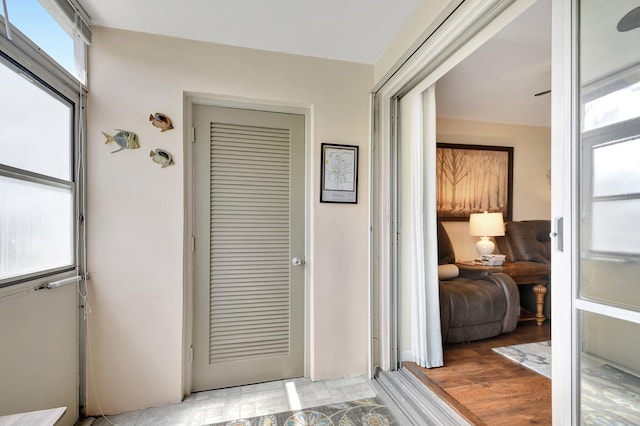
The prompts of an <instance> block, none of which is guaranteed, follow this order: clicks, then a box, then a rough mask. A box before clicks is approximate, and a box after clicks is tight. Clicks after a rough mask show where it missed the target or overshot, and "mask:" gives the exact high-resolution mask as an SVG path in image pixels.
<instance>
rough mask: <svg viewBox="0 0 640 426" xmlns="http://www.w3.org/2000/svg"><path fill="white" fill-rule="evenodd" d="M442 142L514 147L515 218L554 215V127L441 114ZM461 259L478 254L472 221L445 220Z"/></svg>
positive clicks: (467, 258) (437, 129)
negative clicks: (552, 144) (552, 140)
mask: <svg viewBox="0 0 640 426" xmlns="http://www.w3.org/2000/svg"><path fill="white" fill-rule="evenodd" d="M436 132H437V135H438V136H437V137H438V142H446V143H459V144H470V145H497V146H512V147H513V220H529V219H550V218H551V185H550V181H549V176H550V175H548V174H549V173H551V129H549V128H547V127H533V126H522V125H516V124H501V123H489V122H481V121H471V120H457V119H452V118H445V117H439V118H438V122H437V128H436ZM443 225H444V227H445V229H446V230H447V234H448V235H449V237H450V238H451V243H452V244H453V248H454V250H455V252H456V258H457V259H459V260H472V259H474V258H475V257H477V256H478V253H477V251H476V248H475V243H476V241H477V238H476V237H472V236H470V235H469V222H443Z"/></svg>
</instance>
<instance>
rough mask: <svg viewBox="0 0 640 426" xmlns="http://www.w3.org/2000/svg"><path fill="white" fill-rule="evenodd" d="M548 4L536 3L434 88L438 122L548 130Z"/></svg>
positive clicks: (549, 46)
mask: <svg viewBox="0 0 640 426" xmlns="http://www.w3.org/2000/svg"><path fill="white" fill-rule="evenodd" d="M549 89H551V0H538V2H537V3H535V4H534V5H533V6H531V7H529V9H527V10H526V11H525V12H524V13H523V14H521V15H520V16H519V17H517V18H516V19H515V20H514V21H513V22H511V23H510V24H509V25H508V26H507V27H506V28H504V29H503V30H502V31H501V32H499V33H498V34H496V35H495V36H494V37H493V38H492V39H491V40H489V41H488V42H487V43H485V44H484V45H482V46H481V47H480V48H479V49H477V50H476V51H475V52H473V53H472V54H471V55H469V56H468V57H467V58H466V59H465V60H464V61H463V62H462V63H460V64H459V65H458V66H456V67H455V68H454V69H453V70H451V71H449V72H448V73H447V74H446V75H445V76H444V77H443V78H441V79H440V80H438V82H437V83H436V108H437V114H438V116H444V117H455V118H462V119H468V120H480V121H492V122H501V123H514V124H526V125H532V126H543V127H551V95H550V94H546V95H542V96H534V95H535V94H536V93H539V92H542V91H545V90H549Z"/></svg>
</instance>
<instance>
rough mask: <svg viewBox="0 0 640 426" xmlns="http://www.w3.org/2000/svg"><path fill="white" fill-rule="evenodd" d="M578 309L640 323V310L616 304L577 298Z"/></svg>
mask: <svg viewBox="0 0 640 426" xmlns="http://www.w3.org/2000/svg"><path fill="white" fill-rule="evenodd" d="M576 309H578V310H581V311H586V312H591V313H594V314H599V315H605V316H608V317H611V318H615V319H619V320H622V321H628V322H632V323H635V324H640V312H637V311H632V310H629V309H622V308H617V307H615V306H610V305H604V304H602V303H596V302H591V301H588V300H581V299H578V300H576Z"/></svg>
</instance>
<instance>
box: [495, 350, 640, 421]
mask: <svg viewBox="0 0 640 426" xmlns="http://www.w3.org/2000/svg"><path fill="white" fill-rule="evenodd" d="M493 350H494V351H495V352H497V353H499V354H500V355H503V356H505V357H507V358H509V359H510V360H512V361H514V362H517V363H519V364H521V365H523V366H525V367H527V368H529V369H531V370H533V371H535V372H537V373H539V374H542V375H543V376H546V377H549V378H551V342H548V341H547V342H539V343H525V344H522V345H514V346H503V347H499V348H493ZM580 377H581V380H580V394H581V396H582V401H581V410H580V424H583V425H594V426H595V425H598V426H618V425H640V378H638V377H636V376H634V375H632V374H629V373H626V372H624V371H622V370H619V369H617V368H615V367H612V366H610V365H608V364H600V363H594V362H593V361H591V362H588V363H587V362H585V366H583V368H582V370H581V375H580Z"/></svg>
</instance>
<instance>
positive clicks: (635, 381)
mask: <svg viewBox="0 0 640 426" xmlns="http://www.w3.org/2000/svg"><path fill="white" fill-rule="evenodd" d="M581 377H582V380H581V391H582V392H581V393H582V412H581V417H582V421H581V424H583V425H640V378H638V377H636V376H633V375H631V374H628V373H625V372H624V371H622V370H619V369H617V368H615V367H612V366H610V365H608V364H604V365H601V366H598V367H591V368H583V369H582V375H581Z"/></svg>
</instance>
